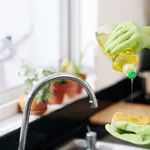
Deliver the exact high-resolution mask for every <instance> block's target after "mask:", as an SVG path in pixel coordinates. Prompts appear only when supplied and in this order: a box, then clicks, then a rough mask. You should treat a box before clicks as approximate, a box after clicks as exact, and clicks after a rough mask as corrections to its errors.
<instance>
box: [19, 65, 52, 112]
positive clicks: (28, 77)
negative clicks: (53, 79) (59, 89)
mask: <svg viewBox="0 0 150 150" xmlns="http://www.w3.org/2000/svg"><path fill="white" fill-rule="evenodd" d="M50 74H52V72H51V71H49V70H44V69H43V68H31V67H30V66H29V65H25V64H24V65H23V66H22V67H21V69H20V72H19V75H20V76H22V77H24V79H25V83H26V90H25V92H24V93H23V94H22V95H21V96H20V101H19V107H20V111H23V108H24V104H25V100H26V96H27V95H28V93H29V92H30V91H31V89H32V88H33V86H35V85H36V83H37V82H38V81H39V80H41V79H43V78H44V77H46V76H48V75H50ZM51 96H52V93H51V88H50V85H49V84H47V85H45V86H44V87H43V88H42V89H41V90H40V91H39V92H38V93H37V95H36V97H35V99H34V100H33V103H32V105H31V112H30V113H31V114H35V115H40V114H43V113H44V112H45V111H46V110H47V102H48V100H49V98H50V97H51Z"/></svg>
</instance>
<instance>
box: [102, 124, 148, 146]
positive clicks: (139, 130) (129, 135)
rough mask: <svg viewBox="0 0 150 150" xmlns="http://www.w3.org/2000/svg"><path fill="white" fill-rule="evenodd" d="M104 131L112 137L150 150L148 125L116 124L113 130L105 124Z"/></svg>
mask: <svg viewBox="0 0 150 150" xmlns="http://www.w3.org/2000/svg"><path fill="white" fill-rule="evenodd" d="M105 128H106V130H107V131H108V132H109V133H110V134H111V135H113V136H114V137H116V138H118V139H121V140H124V141H127V142H130V143H133V144H136V145H139V146H142V147H145V148H150V125H137V124H134V123H129V122H117V123H115V128H116V130H115V129H114V128H113V126H112V125H110V124H106V126H105Z"/></svg>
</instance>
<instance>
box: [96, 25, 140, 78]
mask: <svg viewBox="0 0 150 150" xmlns="http://www.w3.org/2000/svg"><path fill="white" fill-rule="evenodd" d="M115 27H116V26H103V27H101V28H100V29H99V30H98V31H97V32H96V39H97V41H98V43H99V46H100V48H101V49H102V51H103V52H104V48H105V46H104V45H105V43H106V41H107V40H108V38H109V36H110V34H111V33H112V31H113V30H114V29H115ZM104 53H105V55H106V56H107V57H108V58H109V59H110V60H111V61H112V68H113V69H114V70H115V71H120V72H124V74H125V75H126V76H127V77H128V78H130V79H134V78H135V77H136V66H137V65H138V62H139V59H138V57H137V56H136V55H135V54H134V52H133V49H132V48H127V49H125V50H123V51H121V52H118V53H116V54H112V53H106V52H104Z"/></svg>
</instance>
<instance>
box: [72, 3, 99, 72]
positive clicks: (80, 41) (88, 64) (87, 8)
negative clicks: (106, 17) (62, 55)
mask: <svg viewBox="0 0 150 150" xmlns="http://www.w3.org/2000/svg"><path fill="white" fill-rule="evenodd" d="M97 8H98V0H92V1H91V0H71V1H70V41H71V42H72V43H70V44H71V45H70V49H71V52H70V53H71V56H70V57H71V59H72V60H73V61H75V60H76V59H77V58H78V56H79V54H80V52H83V51H86V53H85V56H84V59H83V64H84V68H87V69H86V71H89V70H91V69H89V68H92V70H91V71H93V69H94V66H95V62H94V57H95V49H96V44H95V42H96V41H95V31H96V29H97V17H98V14H97V12H98V9H97Z"/></svg>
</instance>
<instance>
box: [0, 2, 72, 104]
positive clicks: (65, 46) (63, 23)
mask: <svg viewBox="0 0 150 150" xmlns="http://www.w3.org/2000/svg"><path fill="white" fill-rule="evenodd" d="M69 1H70V0H63V1H61V0H60V2H59V13H60V17H59V22H60V24H59V28H60V57H61V59H64V58H69V42H70V41H69V38H70V37H69V17H68V16H69ZM0 67H1V66H0ZM2 67H3V66H2ZM2 67H1V68H2ZM0 79H1V80H2V81H3V82H2V84H1V85H2V88H4V85H5V78H4V71H3V68H2V69H1V71H0ZM24 87H25V84H21V85H17V86H14V87H13V88H9V89H6V90H2V91H0V106H1V105H5V104H7V103H9V102H11V101H13V100H15V99H16V98H18V96H19V95H20V94H21V93H22V92H23V90H24ZM10 95H11V96H10Z"/></svg>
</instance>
